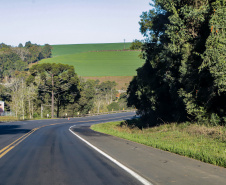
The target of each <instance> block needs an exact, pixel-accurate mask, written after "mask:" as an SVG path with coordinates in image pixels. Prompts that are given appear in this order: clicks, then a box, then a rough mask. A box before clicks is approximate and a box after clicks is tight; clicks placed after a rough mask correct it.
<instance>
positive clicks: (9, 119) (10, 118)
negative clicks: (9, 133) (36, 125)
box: [0, 116, 19, 122]
mask: <svg viewBox="0 0 226 185" xmlns="http://www.w3.org/2000/svg"><path fill="white" fill-rule="evenodd" d="M12 121H19V119H18V118H17V117H14V116H0V122H12Z"/></svg>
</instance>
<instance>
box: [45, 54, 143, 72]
mask: <svg viewBox="0 0 226 185" xmlns="http://www.w3.org/2000/svg"><path fill="white" fill-rule="evenodd" d="M139 53H140V52H139V51H103V52H86V53H76V54H71V55H62V56H58V57H54V58H50V59H45V60H42V61H41V62H48V63H49V62H50V63H51V62H55V63H62V64H69V65H73V66H74V68H75V72H76V73H77V74H78V75H79V76H134V75H135V74H136V69H137V68H138V67H141V66H142V64H143V60H141V59H140V58H139V57H138V55H139Z"/></svg>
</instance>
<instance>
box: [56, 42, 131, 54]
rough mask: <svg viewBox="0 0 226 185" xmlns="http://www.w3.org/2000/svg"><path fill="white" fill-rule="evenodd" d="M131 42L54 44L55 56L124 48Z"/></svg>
mask: <svg viewBox="0 0 226 185" xmlns="http://www.w3.org/2000/svg"><path fill="white" fill-rule="evenodd" d="M130 45H131V43H125V45H124V43H105V44H68V45H52V47H53V57H56V56H61V55H70V54H75V53H84V52H89V51H103V50H123V49H124V47H125V48H126V49H128V48H129V47H130Z"/></svg>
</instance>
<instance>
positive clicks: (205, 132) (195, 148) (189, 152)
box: [91, 120, 226, 167]
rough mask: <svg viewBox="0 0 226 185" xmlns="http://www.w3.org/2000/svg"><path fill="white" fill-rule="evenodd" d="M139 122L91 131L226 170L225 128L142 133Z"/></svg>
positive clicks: (178, 127)
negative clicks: (225, 168)
mask: <svg viewBox="0 0 226 185" xmlns="http://www.w3.org/2000/svg"><path fill="white" fill-rule="evenodd" d="M139 122H140V121H139V120H132V121H131V120H130V121H125V122H111V123H102V124H97V125H92V126H91V129H93V130H95V131H98V132H102V133H106V134H110V135H113V136H117V137H120V138H123V139H127V140H130V141H134V142H137V143H141V144H144V145H147V146H151V147H154V148H158V149H162V150H165V151H169V152H172V153H176V154H179V155H182V156H187V157H190V158H194V159H197V160H200V161H203V162H206V163H210V164H214V165H218V166H222V167H226V128H225V127H223V126H214V127H213V126H205V125H198V124H191V123H189V122H186V123H181V124H176V123H171V124H163V125H160V126H155V127H152V128H143V129H140V128H138V127H136V126H135V125H137V124H138V125H139V124H140V125H141V124H142V123H139Z"/></svg>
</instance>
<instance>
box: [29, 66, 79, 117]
mask: <svg viewBox="0 0 226 185" xmlns="http://www.w3.org/2000/svg"><path fill="white" fill-rule="evenodd" d="M29 71H30V73H31V75H30V76H29V78H28V79H27V84H31V83H34V82H35V77H37V76H38V75H40V77H41V80H42V83H40V85H39V86H38V90H39V96H40V98H42V97H43V96H44V95H45V94H50V95H51V106H52V111H51V114H52V118H53V117H54V102H55V100H54V99H56V104H57V117H59V108H60V106H61V105H62V104H67V103H69V102H70V101H72V100H74V99H75V98H76V97H77V96H78V95H79V90H78V89H79V87H78V86H79V79H78V77H77V74H76V73H75V72H74V67H73V66H69V65H64V64H55V63H51V64H50V63H43V64H36V65H33V66H32V67H31V68H30V70H29ZM34 84H35V83H34Z"/></svg>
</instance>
